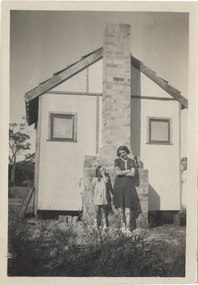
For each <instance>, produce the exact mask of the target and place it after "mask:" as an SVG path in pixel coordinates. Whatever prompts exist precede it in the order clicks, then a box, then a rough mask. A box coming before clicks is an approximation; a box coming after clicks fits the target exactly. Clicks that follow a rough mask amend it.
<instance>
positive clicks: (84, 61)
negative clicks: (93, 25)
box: [25, 47, 188, 126]
mask: <svg viewBox="0 0 198 285" xmlns="http://www.w3.org/2000/svg"><path fill="white" fill-rule="evenodd" d="M101 58H103V48H102V47H101V48H99V49H97V50H95V51H93V52H92V53H89V54H87V55H85V56H83V57H82V58H81V59H80V60H79V61H77V62H75V63H73V64H71V65H69V66H67V67H66V68H65V69H62V70H60V71H58V72H56V73H54V74H53V76H52V77H51V78H50V79H48V80H46V81H44V82H42V83H40V84H39V85H38V86H37V87H35V88H34V89H32V90H30V91H29V92H27V93H26V94H25V102H26V118H27V122H28V125H29V126H30V125H32V124H34V123H37V119H38V97H39V96H40V95H42V94H44V93H46V92H47V91H49V90H51V89H53V88H54V87H56V86H58V85H59V84H61V83H63V82H64V81H66V80H68V79H69V78H71V77H73V76H74V75H76V74H78V73H79V72H81V71H82V70H84V69H86V68H87V67H89V66H90V65H92V64H94V63H95V62H97V61H98V60H100V59H101ZM131 64H132V65H133V66H134V67H135V68H137V69H138V70H140V71H141V72H143V73H144V74H145V75H146V76H148V77H149V78H150V79H151V80H153V81H154V82H155V83H156V84H158V85H159V86H160V87H161V88H162V89H164V90H165V91H166V92H167V93H169V94H170V95H171V96H172V97H173V98H174V99H175V100H177V101H178V102H179V103H180V104H181V105H182V108H188V100H187V99H186V98H185V97H183V96H182V95H181V92H180V91H178V90H176V89H175V88H173V87H172V86H171V85H169V84H168V82H167V81H165V80H164V79H162V78H160V77H159V76H157V75H156V73H155V72H154V71H152V70H151V69H149V68H148V67H146V66H145V65H144V64H143V63H142V62H141V61H139V60H138V59H136V58H135V57H133V56H131ZM140 98H141V97H140Z"/></svg>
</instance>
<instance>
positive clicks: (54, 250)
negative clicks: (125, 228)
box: [8, 217, 185, 277]
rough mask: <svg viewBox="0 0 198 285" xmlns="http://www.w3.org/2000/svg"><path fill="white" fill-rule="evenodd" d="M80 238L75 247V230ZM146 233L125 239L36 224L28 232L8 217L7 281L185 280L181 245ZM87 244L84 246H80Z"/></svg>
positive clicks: (116, 232)
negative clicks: (57, 278)
mask: <svg viewBox="0 0 198 285" xmlns="http://www.w3.org/2000/svg"><path fill="white" fill-rule="evenodd" d="M78 227H80V231H81V234H82V235H84V236H85V239H84V240H83V239H82V240H81V242H80V243H79V239H78V231H79V228H78ZM149 236H150V234H149V231H147V230H136V231H134V234H133V235H132V236H130V237H126V236H125V235H124V234H123V233H122V232H121V231H120V230H119V228H116V227H114V228H113V227H112V228H109V229H108V230H106V231H102V230H100V229H96V228H94V227H91V226H88V225H86V224H84V225H83V226H79V224H78V225H77V226H73V225H66V224H64V223H59V222H57V221H53V222H52V221H45V222H40V223H38V225H37V226H36V229H35V228H34V229H32V228H31V227H30V226H29V225H28V224H27V222H26V221H25V220H24V219H21V220H16V219H15V218H14V217H11V218H10V222H9V253H10V254H11V255H12V258H9V262H8V275H9V276H71V277H72V276H73V277H94V276H97V277H100V276H101V277H184V276H185V242H184V240H183V241H182V240H181V243H175V244H174V243H173V242H171V240H164V241H161V242H159V241H158V242H157V241H153V240H149ZM85 242H86V243H85Z"/></svg>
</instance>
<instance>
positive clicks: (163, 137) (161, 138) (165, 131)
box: [147, 117, 171, 144]
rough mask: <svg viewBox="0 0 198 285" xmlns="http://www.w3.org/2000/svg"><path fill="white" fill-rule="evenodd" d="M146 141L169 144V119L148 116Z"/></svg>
mask: <svg viewBox="0 0 198 285" xmlns="http://www.w3.org/2000/svg"><path fill="white" fill-rule="evenodd" d="M147 142H148V143H150V144H171V119H170V118H151V117H150V118H148V141H147Z"/></svg>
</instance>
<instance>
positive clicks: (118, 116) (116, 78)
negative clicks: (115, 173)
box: [100, 24, 131, 160]
mask: <svg viewBox="0 0 198 285" xmlns="http://www.w3.org/2000/svg"><path fill="white" fill-rule="evenodd" d="M130 40H131V38H130V26H129V25H113V24H109V25H108V26H107V27H106V30H105V37H104V45H103V113H102V124H103V125H102V148H101V150H100V156H101V157H106V158H108V157H109V159H110V160H112V159H113V158H114V157H115V152H116V148H117V147H118V146H119V145H120V144H125V145H127V146H130V119H131V114H130V113H131V110H130V101H131V56H130V45H131V43H130Z"/></svg>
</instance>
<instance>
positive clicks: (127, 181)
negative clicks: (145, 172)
mask: <svg viewBox="0 0 198 285" xmlns="http://www.w3.org/2000/svg"><path fill="white" fill-rule="evenodd" d="M113 204H114V206H115V207H116V208H131V210H132V211H134V212H139V211H140V208H139V207H140V203H139V199H138V195H137V192H136V188H135V186H134V183H133V178H132V177H126V176H116V178H115V183H114V189H113Z"/></svg>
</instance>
